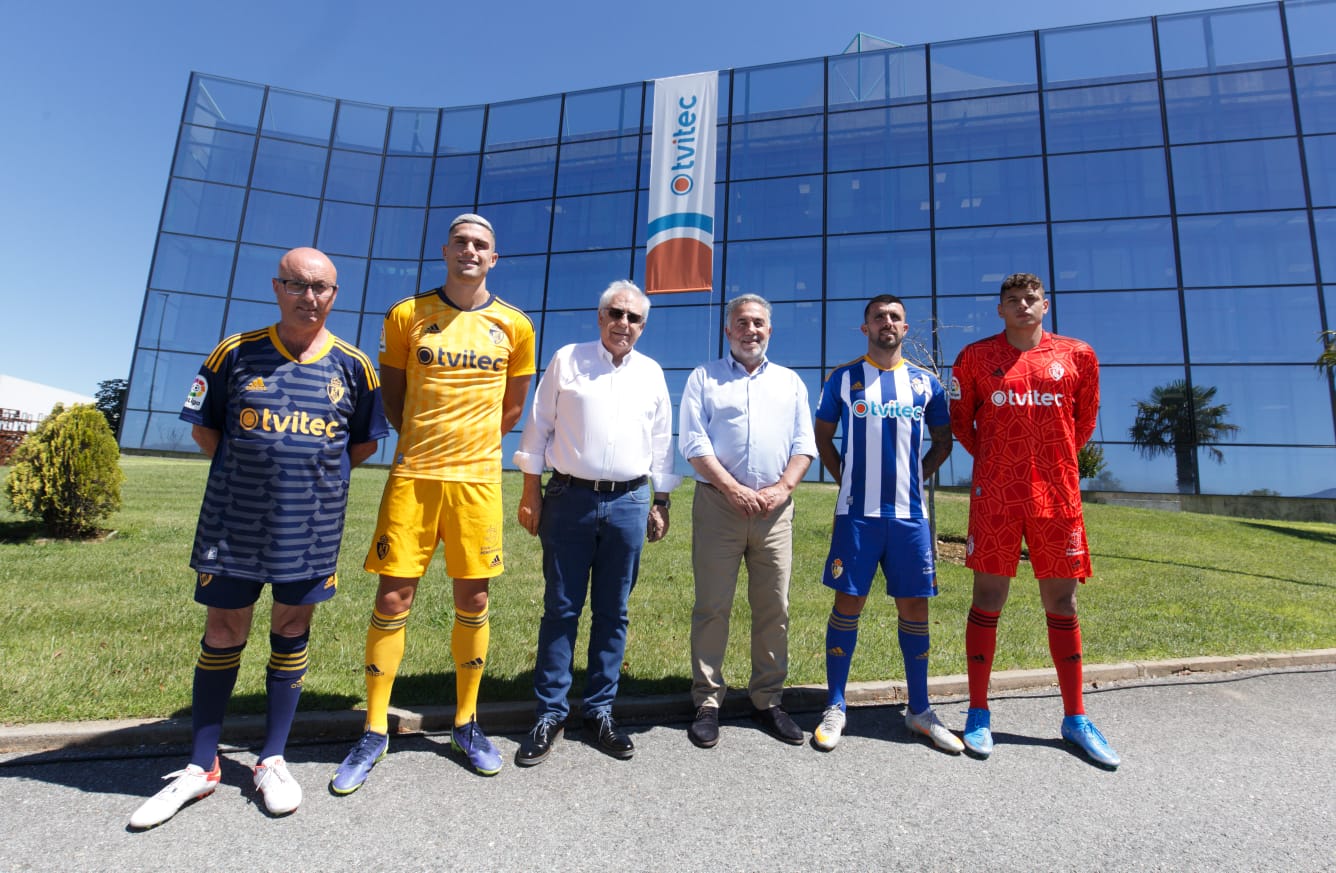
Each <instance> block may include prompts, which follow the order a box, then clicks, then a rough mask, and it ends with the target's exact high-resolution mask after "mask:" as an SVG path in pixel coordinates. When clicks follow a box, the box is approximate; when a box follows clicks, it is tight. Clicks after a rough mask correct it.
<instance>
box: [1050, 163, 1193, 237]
mask: <svg viewBox="0 0 1336 873" xmlns="http://www.w3.org/2000/svg"><path fill="white" fill-rule="evenodd" d="M1048 192H1049V212H1050V214H1051V216H1052V218H1053V220H1054V221H1062V220H1066V219H1074V218H1123V217H1129V216H1137V215H1164V214H1166V213H1168V212H1169V180H1168V178H1167V176H1166V175H1165V171H1164V151H1163V150H1162V149H1138V150H1136V151H1128V152H1096V153H1094V154H1084V155H1082V154H1077V155H1060V156H1054V157H1051V158H1049V159H1048ZM1178 205H1179V208H1180V209H1182V208H1183V203H1182V201H1181V200H1180V201H1179V204H1178Z"/></svg>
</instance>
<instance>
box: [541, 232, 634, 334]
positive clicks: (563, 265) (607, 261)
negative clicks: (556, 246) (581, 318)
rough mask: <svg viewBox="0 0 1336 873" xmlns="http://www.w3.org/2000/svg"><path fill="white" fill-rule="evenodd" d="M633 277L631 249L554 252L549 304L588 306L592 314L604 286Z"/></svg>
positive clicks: (551, 305) (548, 296)
mask: <svg viewBox="0 0 1336 873" xmlns="http://www.w3.org/2000/svg"><path fill="white" fill-rule="evenodd" d="M630 276H631V250H630V249H620V250H612V251H601V252H573V253H571V254H565V255H553V256H552V263H551V266H550V268H549V271H548V279H547V305H548V307H549V308H563V309H581V308H583V307H586V306H587V307H589V311H590V313H593V311H594V309H595V308H597V306H598V295H600V294H602V293H603V289H604V288H607V287H608V285H609V284H610V283H611V282H614V281H616V280H617V279H627V278H630ZM596 322H597V319H595V323H596ZM589 339H593V337H589Z"/></svg>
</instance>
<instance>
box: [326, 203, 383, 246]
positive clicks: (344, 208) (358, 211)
mask: <svg viewBox="0 0 1336 873" xmlns="http://www.w3.org/2000/svg"><path fill="white" fill-rule="evenodd" d="M374 218H375V210H374V209H372V208H371V207H370V206H359V205H357V204H353V203H335V202H334V201H332V200H329V201H326V202H325V206H324V209H323V210H322V211H321V213H320V242H319V243H318V246H319V248H320V250H321V251H323V252H325V253H326V254H330V253H333V252H337V253H339V254H344V255H357V256H359V257H366V255H367V250H368V249H370V248H371V224H372V222H373V220H374Z"/></svg>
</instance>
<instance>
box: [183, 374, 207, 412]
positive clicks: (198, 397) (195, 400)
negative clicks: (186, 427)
mask: <svg viewBox="0 0 1336 873" xmlns="http://www.w3.org/2000/svg"><path fill="white" fill-rule="evenodd" d="M208 393H209V383H208V382H205V381H204V377H203V376H196V377H195V381H194V382H191V383H190V393H189V394H187V395H186V409H193V410H195V411H196V412H198V411H199V410H200V409H203V408H204V397H205V395H207V394H208Z"/></svg>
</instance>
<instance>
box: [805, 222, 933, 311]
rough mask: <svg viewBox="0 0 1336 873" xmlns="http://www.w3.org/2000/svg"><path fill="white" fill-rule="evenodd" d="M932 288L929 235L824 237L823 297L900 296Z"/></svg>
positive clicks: (884, 234) (923, 291) (892, 234)
mask: <svg viewBox="0 0 1336 873" xmlns="http://www.w3.org/2000/svg"><path fill="white" fill-rule="evenodd" d="M931 289H932V246H931V239H930V236H929V234H927V233H926V232H920V233H879V234H869V235H866V236H831V237H827V238H826V296H827V297H859V298H867V297H871V296H873V295H875V294H880V293H882V292H887V293H891V294H895V295H897V296H900V297H903V296H905V295H907V294H918V293H927V292H929V291H930V290H931Z"/></svg>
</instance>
